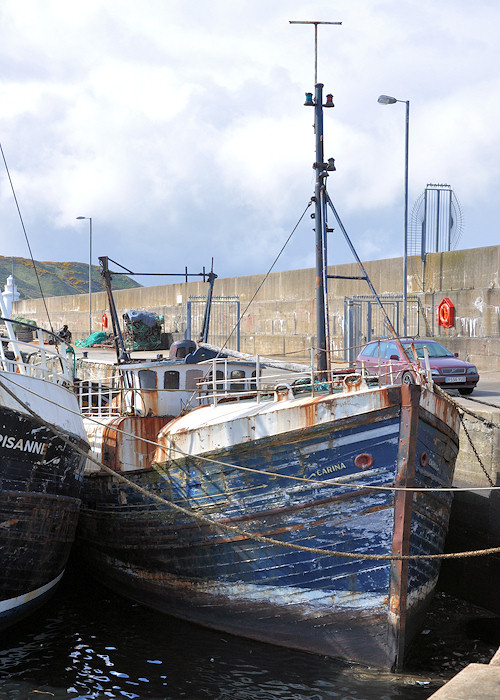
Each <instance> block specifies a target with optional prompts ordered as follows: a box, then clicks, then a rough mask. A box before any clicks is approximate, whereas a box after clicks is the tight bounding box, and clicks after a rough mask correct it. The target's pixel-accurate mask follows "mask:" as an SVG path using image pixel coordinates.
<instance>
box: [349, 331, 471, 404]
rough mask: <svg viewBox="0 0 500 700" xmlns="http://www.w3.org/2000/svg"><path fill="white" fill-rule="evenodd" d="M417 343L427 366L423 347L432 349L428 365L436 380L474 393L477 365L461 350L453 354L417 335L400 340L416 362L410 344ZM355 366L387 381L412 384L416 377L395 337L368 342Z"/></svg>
mask: <svg viewBox="0 0 500 700" xmlns="http://www.w3.org/2000/svg"><path fill="white" fill-rule="evenodd" d="M412 343H413V345H414V347H415V351H416V353H417V357H419V358H421V366H422V368H424V367H425V365H424V347H427V350H428V352H429V366H430V369H431V373H432V379H433V381H434V382H435V383H436V384H437V385H438V386H440V387H442V388H443V389H458V391H459V392H460V393H461V394H463V395H464V396H466V395H468V394H472V392H473V390H474V387H475V386H476V384H477V383H478V381H479V374H478V371H477V368H476V366H475V365H473V364H472V363H470V362H465V361H464V360H459V359H458V356H457V355H458V353H455V354H454V353H452V352H450V351H449V350H447V349H446V348H445V347H443V345H441V343H438V342H437V341H436V340H425V339H422V338H417V339H415V340H412V339H409V338H403V339H401V345H402V346H403V347H404V348H405V351H406V352H407V354H408V358H409V359H410V361H413V354H412V349H411V345H412ZM356 368H357V369H358V370H360V371H361V370H362V369H363V368H364V369H365V371H366V374H367V375H372V376H379V375H380V376H381V378H382V381H383V382H384V383H385V382H387V383H391V382H392V383H403V384H411V383H413V382H414V377H413V374H412V372H411V371H410V367H409V365H408V362H407V360H406V358H405V357H404V356H403V354H402V353H401V350H400V348H399V346H398V344H397V343H396V342H395V341H394V340H374V341H372V342H371V343H368V344H367V345H365V347H364V348H363V350H362V351H361V352H360V353H359V355H358V356H357V358H356Z"/></svg>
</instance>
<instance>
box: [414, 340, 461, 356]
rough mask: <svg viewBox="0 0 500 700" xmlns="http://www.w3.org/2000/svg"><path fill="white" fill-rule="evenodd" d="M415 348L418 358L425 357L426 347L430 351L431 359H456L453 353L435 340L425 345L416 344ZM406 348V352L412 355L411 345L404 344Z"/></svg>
mask: <svg viewBox="0 0 500 700" xmlns="http://www.w3.org/2000/svg"><path fill="white" fill-rule="evenodd" d="M414 346H415V350H416V352H417V356H418V357H424V347H426V348H427V350H428V351H429V357H454V355H453V353H452V352H450V351H449V350H447V349H446V348H445V347H443V346H442V345H441V343H437V342H436V341H435V340H429V341H428V342H425V343H414ZM404 348H405V350H406V352H408V353H411V346H410V345H409V344H407V343H404ZM410 359H411V357H410Z"/></svg>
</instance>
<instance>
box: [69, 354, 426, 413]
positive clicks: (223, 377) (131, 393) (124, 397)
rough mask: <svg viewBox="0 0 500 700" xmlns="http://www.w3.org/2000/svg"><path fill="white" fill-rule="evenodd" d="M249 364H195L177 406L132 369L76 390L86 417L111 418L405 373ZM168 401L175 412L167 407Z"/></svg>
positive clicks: (391, 380)
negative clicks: (196, 373) (190, 386)
mask: <svg viewBox="0 0 500 700" xmlns="http://www.w3.org/2000/svg"><path fill="white" fill-rule="evenodd" d="M248 364H249V363H248V362H246V363H245V367H246V371H245V372H242V374H244V375H245V376H241V377H237V376H235V374H234V371H233V370H234V362H232V361H231V360H230V359H228V358H216V359H213V360H206V361H205V362H200V363H197V364H196V367H198V368H199V369H203V370H204V373H203V376H202V377H201V378H199V379H198V381H197V386H196V389H195V391H194V392H190V391H187V389H185V390H182V389H181V390H179V391H182V393H183V394H184V395H186V398H185V399H184V403H182V402H181V401H180V400H179V399H178V400H177V404H175V402H167V401H165V400H164V398H163V396H162V395H163V394H168V395H169V396H171V395H172V393H174V394H175V393H176V391H177V390H172V389H161V388H159V387H156V386H155V387H148V388H146V387H141V386H134V384H135V383H136V382H139V383H140V379H139V380H138V379H137V378H135V377H133V376H128V374H130V375H132V373H130V372H127V371H126V372H124V373H123V374H119V375H116V376H114V377H112V378H110V379H108V380H106V381H95V380H76V381H75V392H76V394H77V397H78V401H79V405H80V409H81V411H82V414H83V415H84V416H92V417H94V418H113V417H117V416H123V415H139V416H140V415H164V414H165V415H167V414H172V415H177V414H178V413H179V412H180V411H181V410H190V409H191V408H195V407H196V406H200V405H207V404H214V405H217V404H218V403H220V402H227V401H241V400H248V399H252V400H254V401H256V402H260V401H263V400H274V401H280V400H283V399H286V398H291V397H293V396H300V395H308V394H309V395H312V396H315V395H320V394H332V393H340V392H344V393H352V392H355V391H360V390H367V389H370V388H373V387H375V386H379V387H383V386H390V385H392V384H398V383H401V372H400V371H399V372H398V371H397V370H396V368H395V366H393V363H392V362H388V364H387V365H381V366H379V370H378V373H377V374H376V375H370V374H368V373H367V370H366V368H365V367H364V366H361V368H359V369H356V368H354V367H352V366H346V365H345V364H344V365H343V366H333V367H330V368H329V369H328V370H325V371H323V372H318V371H316V370H314V369H313V367H312V366H310V367H308V368H306V369H304V371H297V370H294V371H291V370H288V369H283V370H281V369H277V368H274V367H273V368H270V367H269V366H266V365H264V363H262V364H261V362H260V359H259V357H258V356H257V357H256V358H255V365H254V367H255V369H253V370H252V371H251V374H249V372H248ZM394 365H396V363H394ZM399 365H401V363H399ZM190 367H194V365H190ZM242 367H243V365H242ZM410 369H411V371H412V375H413V380H414V381H415V383H417V384H423V383H429V381H431V380H430V371H429V376H427V372H426V371H425V370H424V369H422V367H421V366H420V364H418V365H412V366H411V367H410ZM188 397H191V399H189V398H188ZM181 403H182V405H181ZM167 405H168V406H170V407H172V410H165V406H167ZM162 407H163V408H162Z"/></svg>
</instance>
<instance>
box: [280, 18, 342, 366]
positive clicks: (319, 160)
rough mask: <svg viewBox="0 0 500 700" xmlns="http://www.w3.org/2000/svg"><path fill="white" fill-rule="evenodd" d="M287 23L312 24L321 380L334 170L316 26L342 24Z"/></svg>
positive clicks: (309, 98)
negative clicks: (327, 153) (327, 146)
mask: <svg viewBox="0 0 500 700" xmlns="http://www.w3.org/2000/svg"><path fill="white" fill-rule="evenodd" d="M290 24H313V25H314V85H315V95H314V99H313V95H312V93H311V92H306V101H305V103H304V104H305V106H306V107H314V133H315V138H316V162H315V163H314V165H313V168H314V169H315V171H316V184H315V190H314V204H315V213H314V230H315V233H316V334H317V336H316V370H317V372H318V373H319V375H320V378H322V379H325V378H326V373H327V371H328V368H329V365H330V362H329V350H330V348H329V342H328V338H327V332H326V328H327V320H326V317H325V313H326V304H325V298H326V294H327V287H326V266H327V260H326V255H325V253H326V185H325V180H326V178H327V177H328V173H329V172H331V171H334V170H335V162H334V159H333V158H329V159H328V162H327V163H325V162H324V148H323V107H333V106H334V104H333V95H327V96H326V102H325V103H324V104H323V83H318V25H319V24H342V22H316V21H304V22H303V21H294V20H290Z"/></svg>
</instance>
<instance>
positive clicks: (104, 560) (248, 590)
mask: <svg viewBox="0 0 500 700" xmlns="http://www.w3.org/2000/svg"><path fill="white" fill-rule="evenodd" d="M322 88H323V86H322V85H321V84H319V83H318V84H317V85H316V92H315V96H314V97H313V95H312V94H308V95H307V97H306V104H308V105H311V106H312V107H314V109H315V128H316V146H317V148H316V162H315V163H314V168H315V170H316V191H315V195H314V201H315V205H316V214H315V227H316V251H317V255H318V259H317V280H318V286H317V289H316V300H317V320H318V324H317V325H318V333H317V344H318V345H319V349H318V350H317V353H316V366H315V368H314V370H313V371H312V372H311V374H310V376H309V378H306V377H302V378H300V379H298V380H297V375H295V378H291V379H284V378H283V377H281V378H279V379H278V378H277V379H275V380H272V379H271V378H270V377H269V376H266V377H261V376H260V373H259V372H258V371H257V370H255V371H253V372H251V373H250V374H247V375H240V378H239V379H238V378H236V375H233V377H232V378H231V377H230V376H229V374H228V371H227V360H222V361H219V360H217V359H213V360H211V361H209V364H208V367H207V370H206V371H205V373H204V374H203V377H201V379H200V383H199V385H198V391H199V396H200V403H201V405H200V406H199V407H198V408H195V409H194V410H191V411H189V412H185V411H183V412H182V413H183V415H179V416H178V417H177V418H174V419H172V418H173V417H172V415H170V416H169V417H168V420H165V421H164V425H163V426H162V427H161V428H160V429H159V431H158V434H157V436H156V438H155V443H156V445H155V446H152V445H151V443H148V450H149V452H148V455H147V457H146V458H144V459H143V460H142V462H141V463H140V464H139V462H137V461H136V462H135V463H134V461H133V460H131V459H130V456H129V458H127V460H116V459H115V460H114V461H113V463H111V462H109V461H108V462H106V460H107V455H109V454H114V453H115V449H116V448H115V445H116V440H117V439H118V438H117V435H118V433H117V432H116V431H114V432H109V438H106V436H104V437H103V439H102V440H101V442H100V443H99V448H98V449H97V450H96V455H98V456H102V458H103V460H102V461H103V463H104V466H102V467H99V465H98V464H96V463H93V464H92V466H91V468H90V469H89V471H88V473H87V475H86V476H85V479H84V492H83V493H84V496H83V498H84V507H83V510H82V515H81V520H80V527H79V542H80V547H81V551H82V553H83V555H84V557H85V558H86V560H87V562H88V563H89V566H90V568H91V570H92V571H94V572H95V574H96V575H97V576H99V578H100V580H101V581H103V582H105V583H106V584H107V585H109V586H110V587H112V588H113V589H115V590H117V591H119V592H120V593H122V594H124V595H126V596H129V597H130V598H132V599H134V600H136V601H138V602H140V603H143V604H144V605H147V606H150V607H152V608H154V609H157V610H160V611H162V612H165V613H169V614H171V615H174V616H178V617H181V618H184V619H186V620H190V621H193V622H196V623H200V624H202V625H206V626H208V627H212V628H214V629H218V630H224V631H226V632H231V633H234V634H237V635H242V636H246V637H249V638H253V639H258V640H261V641H264V642H270V643H274V644H279V645H284V646H288V647H292V648H297V649H304V650H308V651H311V652H317V653H320V654H326V655H330V656H334V657H342V658H345V659H350V660H354V661H358V662H362V663H367V664H374V665H377V666H379V667H384V668H389V669H393V670H394V669H400V668H401V667H402V665H403V663H404V658H405V654H406V652H407V650H408V648H409V646H410V644H411V642H412V640H413V638H414V636H415V634H416V632H417V630H418V629H419V626H420V624H421V623H422V619H423V614H424V611H425V609H426V607H427V605H428V603H429V601H430V599H431V597H432V595H433V591H434V588H435V585H436V581H437V578H438V573H439V563H440V559H439V554H440V553H442V552H443V547H444V541H445V537H446V532H447V526H448V518H449V512H450V506H451V494H450V493H449V492H447V491H442V490H441V491H436V490H433V489H443V488H445V489H446V488H449V487H451V483H452V479H453V471H454V464H455V458H456V454H457V450H458V430H459V416H458V412H457V410H456V409H455V408H454V406H453V405H451V404H450V402H448V401H447V400H446V398H445V397H443V395H442V394H440V393H438V392H436V391H435V390H434V387H433V385H432V381H431V377H430V372H429V373H426V372H425V371H423V370H422V369H421V368H420V367H418V366H414V367H413V372H414V383H412V384H409V385H397V386H390V385H379V384H377V385H376V386H373V385H371V384H369V383H368V382H367V381H366V379H365V378H364V377H362V376H360V375H358V374H355V373H350V374H349V373H348V374H343V375H337V374H335V373H332V372H331V371H330V368H329V366H328V353H327V348H328V343H327V338H326V331H325V321H324V319H325V294H326V288H325V287H326V285H324V284H323V281H324V276H325V272H324V271H325V267H326V265H325V262H326V261H324V260H323V250H324V248H325V246H324V241H325V235H326V228H327V224H326V211H327V207H328V206H331V208H332V210H333V211H334V214H335V215H336V212H335V210H334V209H333V205H332V204H331V201H330V199H329V197H328V195H327V193H326V186H325V185H326V178H327V177H328V175H329V173H331V172H332V171H333V170H334V167H335V166H334V164H333V160H332V159H330V160H329V161H328V162H326V163H325V162H324V158H323V135H322V109H323V106H333V103H332V101H331V97H330V96H327V101H326V103H325V105H323V97H322ZM367 281H368V280H367ZM195 366H196V365H193V367H195ZM124 369H125V368H124ZM171 370H172V367H170V368H166V367H165V368H161V367H160V366H159V365H158V366H157V368H156V374H157V378H156V380H155V381H156V384H155V386H157V387H166V386H167V384H166V383H168V381H170V379H168V378H167V375H166V374H165V372H169V371H171ZM126 371H127V372H128V373H129V381H130V376H131V373H133V371H134V369H133V368H132V367H130V366H128V367H127V368H126ZM136 371H137V372H138V371H140V370H139V369H137V368H136ZM252 375H253V376H252ZM168 376H169V377H170V376H171V375H168ZM238 381H239V382H240V383H239V384H238ZM129 386H131V385H130V384H129ZM135 386H136V391H137V393H138V394H140V395H141V401H146V402H147V401H148V390H143V391H142V392H141V388H140V382H139V381H138V383H136V385H135ZM149 391H151V388H150V389H149ZM139 403H140V402H139ZM141 405H144V404H141ZM147 405H148V406H149V408H150V409H152V408H154V405H153V402H152V401H150V403H149V404H147ZM130 415H131V414H130V412H129V416H130ZM133 420H134V421H139V422H140V421H141V420H147V418H146V417H144V418H141V416H140V415H136V416H134V417H133ZM149 420H152V418H151V416H150V418H149ZM127 430H128V428H127V429H126V430H125V431H124V433H123V439H125V436H126V435H128V438H130V432H129V433H127ZM132 433H133V434H134V435H135V437H136V438H138V439H140V436H141V435H142V433H141V428H140V427H139V426H138V425H137V426H136V428H135V430H133V431H132ZM429 555H430V556H431V557H432V555H438V558H436V559H433V558H426V557H429ZM418 556H423V557H424V558H415V557H418Z"/></svg>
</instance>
